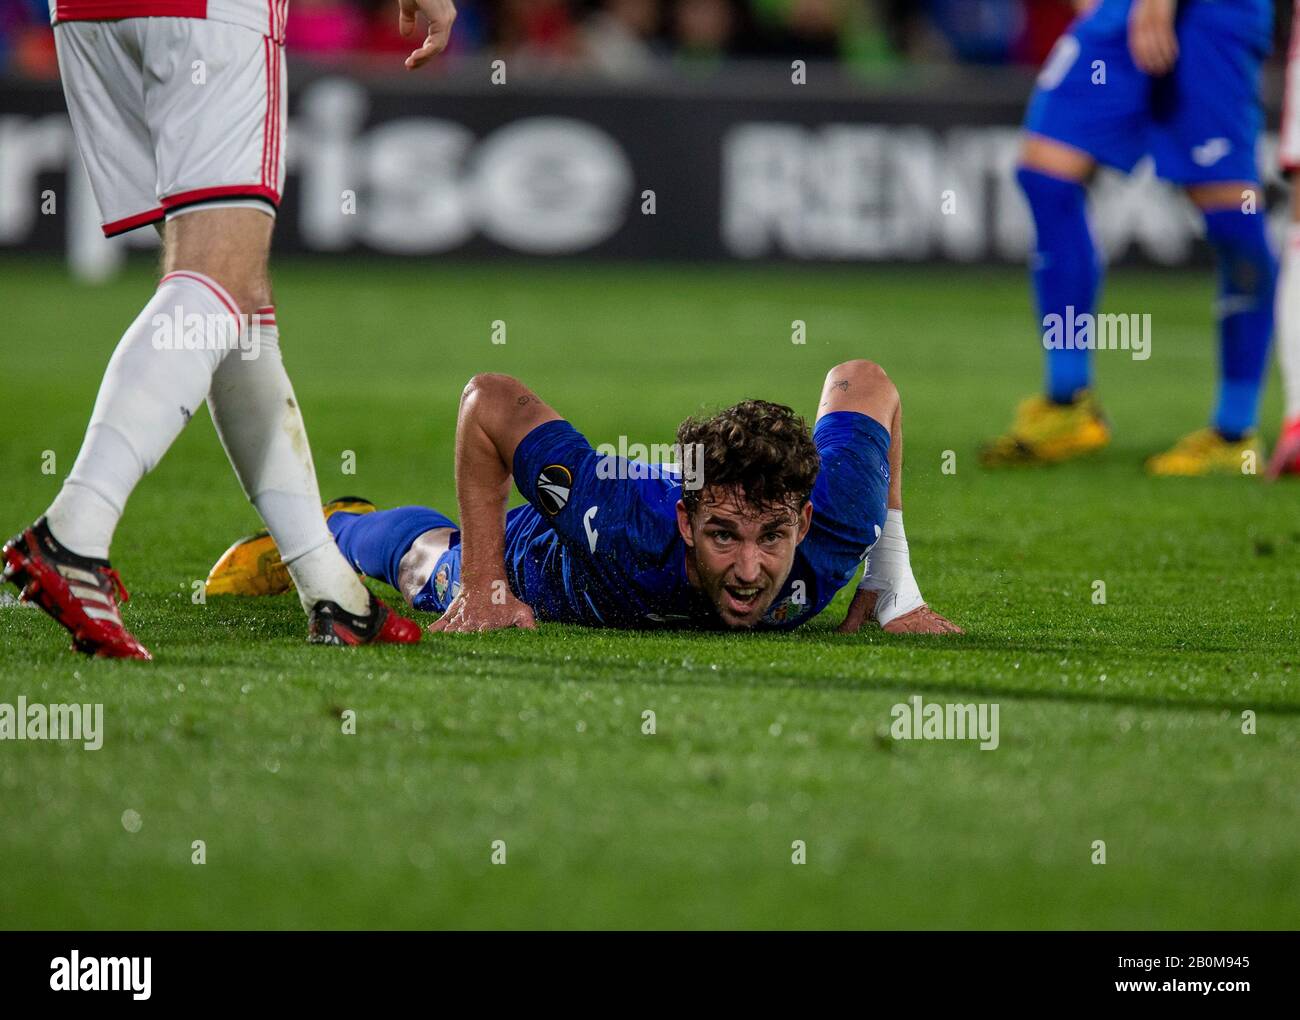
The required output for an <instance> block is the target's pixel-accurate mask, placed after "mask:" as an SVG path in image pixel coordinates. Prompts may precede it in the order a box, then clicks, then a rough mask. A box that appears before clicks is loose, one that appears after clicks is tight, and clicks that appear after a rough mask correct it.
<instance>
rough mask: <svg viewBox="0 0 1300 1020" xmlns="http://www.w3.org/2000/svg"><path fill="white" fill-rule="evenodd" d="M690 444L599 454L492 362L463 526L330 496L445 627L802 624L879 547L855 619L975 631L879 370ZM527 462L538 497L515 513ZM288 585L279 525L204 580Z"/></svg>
mask: <svg viewBox="0 0 1300 1020" xmlns="http://www.w3.org/2000/svg"><path fill="white" fill-rule="evenodd" d="M677 443H678V449H679V450H682V451H685V454H684V456H683V457H682V460H683V462H684V464H683V465H682V466H676V465H674V466H664V467H661V466H657V465H655V466H651V465H644V464H640V463H637V462H632V461H628V460H626V459H622V458H619V457H616V456H613V455H610V454H604V453H599V452H597V451H596V450H594V449H592V447H591V445H590V444H589V443H588V442H587V440H586V439H585V438H584V437H583V436H582V435H581V433H579V432H578V431H577V430H576V429H575V428H574V427H573V426H572V425H570V424H569V423H568V422H567V421H565V420H564V419H563V418H561V417H560V415H559V414H557V413H556V412H555V411H554V410H553V409H552V408H551V407H549V406H548V405H547V404H545V403H544V402H543V401H542V400H541V398H540V397H538V396H537V395H536V394H535V393H533V392H532V391H531V390H529V389H528V388H527V387H526V386H524V385H523V383H521V382H519V381H518V380H516V379H512V378H510V377H509V376H504V375H491V374H488V375H478V376H475V377H474V378H473V379H471V380H470V383H469V385H468V386H467V387H466V388H465V392H464V394H463V396H462V398H461V404H460V417H459V420H458V422H457V427H456V490H457V493H458V494H459V503H460V518H461V521H462V525H461V527H459V528H458V527H457V526H456V524H455V522H453V521H452V520H450V519H449V518H447V517H445V516H443V515H442V514H440V513H438V512H437V511H435V510H430V509H427V508H425V507H417V506H411V507H401V508H399V509H396V510H386V511H382V512H381V511H375V510H374V507H373V506H372V505H370V504H368V503H365V502H364V501H360V500H336V501H335V502H334V503H332V504H330V505H329V506H327V507H326V514H327V517H328V524H329V528H330V530H331V531H332V532H333V534H334V538H335V541H336V542H337V543H338V547H339V549H340V550H341V551H342V553H343V555H344V556H345V557H346V558H347V559H348V561H349V562H350V563H352V565H353V566H354V567H355V568H356V569H357V570H358V571H360V572H361V573H363V574H365V575H367V576H370V577H375V578H379V579H381V580H383V581H386V582H387V583H388V584H390V585H392V586H393V587H394V588H396V589H398V590H399V591H401V593H402V594H403V595H404V596H405V597H406V599H407V600H408V601H409V602H410V603H411V605H412V606H414V607H415V608H416V609H420V610H425V611H432V612H439V613H442V614H443V616H442V618H441V619H440V620H438V621H437V622H436V623H434V624H433V625H432V626H431V627H430V628H429V629H430V630H434V631H482V630H494V629H497V628H501V627H532V626H533V625H534V621H535V620H544V621H557V622H562V623H576V624H583V625H586V626H593V627H602V626H603V627H627V628H633V627H648V626H654V625H664V624H667V625H675V626H697V627H728V628H737V629H748V628H756V629H757V628H762V629H772V628H776V629H788V628H791V627H794V626H797V625H799V624H802V623H805V622H807V621H808V620H810V619H812V618H813V617H814V616H816V615H817V613H819V612H820V611H821V610H822V609H824V608H825V607H826V606H827V605H828V604H829V603H830V601H831V599H832V598H834V596H835V593H836V592H837V591H839V590H840V589H841V588H842V587H844V585H846V584H848V583H849V581H850V580H852V578H853V575H854V573H855V571H856V570H857V566H858V564H859V563H860V562H862V560H863V559H866V561H867V564H866V570H865V573H864V576H863V580H862V582H861V584H860V585H859V586H858V590H857V592H856V593H855V595H854V598H853V602H852V605H851V606H850V608H849V613H848V616H847V617H846V619H845V620H844V622H843V624H842V625H841V626H840V628H839V629H840V630H841V631H844V632H852V631H856V630H857V629H858V628H859V627H860V626H861V625H862V624H863V622H864V621H866V620H867V619H868V618H870V619H874V620H875V621H876V622H878V623H879V624H880V625H881V626H883V627H884V628H885V630H888V631H891V632H894V633H921V634H942V633H961V631H960V629H959V628H958V627H956V626H954V625H953V624H952V623H949V622H948V621H947V620H946V619H944V618H943V617H942V616H940V615H939V614H938V613H935V612H934V611H933V610H931V609H930V608H929V607H928V606H927V605H926V604H925V601H924V600H923V599H922V598H921V592H920V590H919V589H918V588H917V585H916V580H915V578H914V577H913V576H912V568H911V565H910V562H909V559H908V549H907V539H906V536H905V535H904V532H903V513H902V462H903V435H902V411H901V405H900V402H899V397H898V390H897V389H896V388H895V387H894V384H893V383H892V382H891V381H890V379H889V377H888V376H887V375H885V373H884V371H883V370H882V369H881V368H880V367H879V366H878V365H875V364H872V363H871V362H869V361H850V362H846V363H845V364H842V365H838V366H836V367H835V368H834V369H832V370H831V372H830V374H829V375H828V376H827V377H826V383H825V385H824V387H823V389H822V395H821V403H820V406H819V408H818V413H817V420H816V426H815V428H814V429H813V432H812V435H811V436H810V435H809V433H808V428H807V425H806V424H805V423H804V420H803V419H802V418H800V417H798V416H797V415H795V413H794V412H793V411H792V410H790V408H788V407H783V406H782V405H780V404H773V403H769V402H767V401H762V400H747V401H744V402H743V403H740V404H737V405H735V406H734V407H730V408H728V409H727V410H725V411H721V412H719V413H718V414H716V415H713V416H712V417H707V418H690V419H687V420H686V421H685V422H683V423H682V424H681V426H680V427H679V428H678V430H677ZM693 451H697V452H698V455H697V456H694V457H692V456H691V453H692V452H693ZM683 468H685V470H683ZM512 474H513V476H514V478H515V480H516V482H517V484H518V486H519V490H520V491H521V492H522V493H523V495H524V497H525V498H526V499H527V500H528V503H527V505H525V506H520V507H516V508H515V509H513V510H511V511H509V512H507V511H506V502H507V500H508V498H509V495H510V481H511V476H512ZM290 584H291V581H290V580H289V577H288V574H287V572H285V571H284V570H283V569H281V568H280V566H279V563H278V558H277V557H276V556H275V554H274V546H273V544H272V540H271V539H270V537H269V536H267V535H265V534H263V535H256V536H253V537H252V538H249V539H244V540H242V541H240V542H237V543H236V544H235V545H233V546H232V547H231V548H230V549H229V550H227V551H226V553H225V555H223V556H222V558H221V559H220V560H219V561H218V563H217V565H216V566H215V567H213V569H212V573H211V574H210V575H209V577H208V591H209V593H211V594H274V593H278V592H282V591H287V590H288V589H289V586H290Z"/></svg>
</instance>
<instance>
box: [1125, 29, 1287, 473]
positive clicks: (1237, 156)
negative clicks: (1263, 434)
mask: <svg viewBox="0 0 1300 1020" xmlns="http://www.w3.org/2000/svg"><path fill="white" fill-rule="evenodd" d="M1177 31H1178V61H1177V63H1176V64H1175V65H1174V67H1173V69H1172V71H1171V72H1170V73H1169V74H1168V75H1167V76H1165V77H1164V78H1161V79H1159V80H1158V84H1157V86H1156V88H1157V92H1156V93H1155V94H1154V97H1153V101H1157V102H1158V103H1159V104H1160V110H1161V113H1162V116H1160V117H1159V118H1158V119H1157V120H1155V121H1154V122H1153V124H1152V127H1151V131H1150V146H1151V153H1152V155H1153V157H1154V158H1155V164H1156V174H1157V175H1158V176H1160V177H1161V178H1163V179H1165V180H1167V181H1171V182H1173V183H1175V184H1178V185H1180V186H1182V187H1183V188H1185V189H1186V191H1187V194H1188V195H1189V197H1190V198H1191V199H1192V201H1193V202H1194V203H1195V204H1196V206H1197V207H1198V208H1199V209H1200V210H1201V212H1202V214H1203V215H1204V217H1205V233H1206V238H1207V240H1208V241H1209V243H1210V246H1211V247H1212V248H1213V249H1214V254H1215V259H1216V262H1217V264H1218V294H1217V297H1216V301H1215V319H1216V325H1217V329H1218V336H1219V379H1218V390H1217V394H1216V397H1215V404H1214V410H1213V412H1212V414H1211V417H1210V422H1209V425H1208V426H1207V427H1205V428H1201V429H1198V430H1197V431H1195V432H1192V433H1191V434H1189V435H1187V436H1184V437H1183V438H1182V439H1181V440H1179V441H1178V442H1177V443H1176V444H1175V445H1174V446H1173V448H1171V449H1170V450H1168V451H1166V452H1164V453H1161V454H1158V455H1157V456H1155V457H1152V458H1150V459H1149V460H1148V461H1147V470H1148V471H1149V472H1151V473H1152V474H1156V475H1205V474H1228V475H1235V476H1238V477H1241V476H1243V475H1247V476H1249V475H1253V474H1256V473H1258V472H1259V471H1260V470H1262V469H1263V464H1262V463H1261V461H1262V458H1263V449H1262V447H1261V446H1260V442H1259V436H1258V432H1257V429H1256V425H1257V419H1258V414H1259V397H1260V392H1261V390H1262V388H1263V383H1264V378H1265V373H1266V372H1267V369H1268V346H1269V342H1270V340H1271V339H1272V333H1273V305H1274V299H1275V293H1276V287H1277V259H1276V257H1275V255H1274V253H1273V248H1272V244H1271V242H1270V240H1269V236H1268V224H1267V216H1266V212H1265V208H1264V203H1263V193H1262V192H1263V189H1262V188H1261V187H1260V184H1259V182H1260V173H1259V167H1258V163H1257V160H1256V151H1257V149H1258V145H1259V136H1260V132H1261V131H1262V129H1263V123H1264V115H1263V108H1262V106H1261V103H1260V99H1259V88H1260V73H1261V72H1260V68H1261V65H1262V62H1263V59H1264V57H1265V56H1266V54H1267V53H1268V51H1269V49H1270V48H1271V45H1272V12H1271V5H1266V4H1262V3H1259V4H1250V5H1242V7H1241V8H1238V9H1230V8H1229V7H1228V6H1227V5H1222V4H1188V5H1185V7H1184V8H1183V9H1180V11H1179V15H1178V22H1177Z"/></svg>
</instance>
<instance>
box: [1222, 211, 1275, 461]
mask: <svg viewBox="0 0 1300 1020" xmlns="http://www.w3.org/2000/svg"><path fill="white" fill-rule="evenodd" d="M1205 233H1206V237H1207V238H1208V239H1209V242H1210V244H1211V245H1213V246H1214V252H1215V255H1216V256H1217V258H1218V263H1219V297H1218V304H1217V307H1216V309H1215V314H1216V317H1217V318H1218V320H1219V392H1218V398H1217V400H1216V401H1215V407H1214V417H1213V418H1212V419H1211V421H1212V424H1213V425H1214V427H1215V428H1216V429H1218V430H1219V434H1220V435H1222V436H1223V437H1224V438H1225V439H1227V440H1230V441H1235V440H1238V439H1240V438H1241V437H1242V436H1243V435H1245V434H1246V433H1247V432H1250V431H1251V430H1252V429H1253V428H1254V427H1255V425H1256V422H1257V420H1258V416H1259V396H1260V390H1261V389H1262V387H1263V384H1264V376H1265V373H1266V371H1267V369H1268V345H1269V341H1270V340H1271V339H1272V336H1273V294H1274V292H1275V290H1276V289H1277V258H1276V257H1275V256H1274V254H1273V248H1272V245H1270V244H1269V240H1268V229H1267V220H1266V217H1265V216H1264V214H1263V212H1259V213H1247V212H1243V211H1242V210H1241V209H1239V208H1237V207H1233V208H1230V209H1214V210H1211V211H1209V212H1207V213H1206V214H1205Z"/></svg>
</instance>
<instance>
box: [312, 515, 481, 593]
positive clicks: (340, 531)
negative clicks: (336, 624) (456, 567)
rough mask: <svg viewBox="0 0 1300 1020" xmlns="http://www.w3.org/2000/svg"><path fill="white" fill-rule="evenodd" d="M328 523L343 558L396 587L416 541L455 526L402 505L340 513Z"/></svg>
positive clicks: (435, 516)
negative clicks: (399, 570) (369, 511)
mask: <svg viewBox="0 0 1300 1020" xmlns="http://www.w3.org/2000/svg"><path fill="white" fill-rule="evenodd" d="M328 523H329V529H330V531H331V532H333V533H334V542H335V544H336V545H337V546H338V547H339V552H341V553H342V554H343V558H344V559H346V560H347V561H348V562H349V563H351V564H352V566H353V567H354V568H356V569H357V570H359V571H361V573H363V574H365V575H366V576H367V577H374V578H377V579H378V580H380V581H384V582H385V583H387V584H390V585H392V586H393V587H394V588H396V587H397V571H398V568H399V566H400V565H401V562H402V557H403V556H405V555H406V554H407V552H408V551H409V550H410V548H411V546H412V545H413V544H414V543H415V540H416V539H417V538H419V537H420V536H421V535H423V534H424V533H425V532H426V531H432V530H433V529H435V528H454V527H456V524H455V522H454V521H452V520H451V519H450V518H448V517H444V516H443V515H442V514H440V513H438V511H436V510H430V509H429V508H428V507H423V506H403V507H398V508H397V509H396V510H378V511H376V512H375V513H370V514H348V513H338V514H334V515H333V516H332V517H330V519H329V522H328Z"/></svg>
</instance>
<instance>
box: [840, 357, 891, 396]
mask: <svg viewBox="0 0 1300 1020" xmlns="http://www.w3.org/2000/svg"><path fill="white" fill-rule="evenodd" d="M826 380H827V382H828V383H833V382H841V381H847V382H848V383H849V385H850V386H852V387H853V388H854V389H856V390H858V391H860V392H861V391H868V392H875V393H881V394H888V395H891V396H894V397H897V395H898V388H897V387H896V386H895V385H894V381H893V380H892V379H890V378H889V375H888V374H887V373H886V372H885V370H884V369H883V368H881V367H880V366H879V365H878V364H876V363H875V362H874V361H868V360H867V359H866V358H854V359H853V360H852V361H844V362H841V363H840V364H838V365H836V366H835V367H834V368H832V369H831V370H830V371H829V372H827V373H826Z"/></svg>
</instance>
